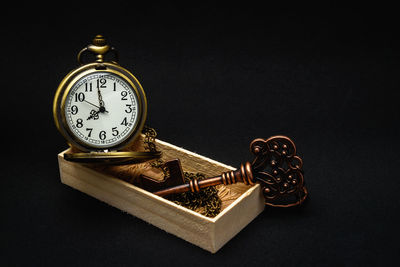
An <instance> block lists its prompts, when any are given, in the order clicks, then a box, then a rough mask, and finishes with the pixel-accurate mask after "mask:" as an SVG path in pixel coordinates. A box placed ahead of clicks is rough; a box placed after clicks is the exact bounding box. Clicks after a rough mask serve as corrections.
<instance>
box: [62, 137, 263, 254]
mask: <svg viewBox="0 0 400 267" xmlns="http://www.w3.org/2000/svg"><path fill="white" fill-rule="evenodd" d="M156 145H157V148H158V149H159V150H161V151H162V153H163V157H162V159H163V160H169V159H174V158H179V159H180V161H181V164H182V168H183V170H184V171H189V172H200V173H204V174H206V176H207V177H211V176H216V175H219V174H221V173H222V172H225V171H228V170H234V168H233V167H231V166H228V165H225V164H223V163H220V162H217V161H215V160H212V159H209V158H206V157H203V156H201V155H198V154H195V153H193V152H190V151H188V150H185V149H183V148H180V147H177V146H174V145H172V144H169V143H167V142H163V141H161V140H158V139H156ZM65 152H67V150H65V151H63V152H61V153H60V154H58V163H59V168H60V176H61V182H62V183H64V184H66V185H68V186H71V187H73V188H75V189H77V190H79V191H82V192H84V193H86V194H88V195H90V196H92V197H94V198H97V199H99V200H101V201H103V202H105V203H108V204H109V205H111V206H114V207H116V208H118V209H120V210H122V211H125V212H128V213H130V214H132V215H134V216H136V217H138V218H140V219H142V220H144V221H146V222H148V223H151V224H153V225H155V226H157V227H159V228H161V229H163V230H165V231H166V232H168V233H171V234H174V235H176V236H178V237H180V238H182V239H184V240H186V241H188V242H190V243H192V244H195V245H197V246H199V247H201V248H203V249H205V250H208V251H210V252H212V253H215V252H216V251H218V250H219V249H220V248H221V247H222V246H223V245H225V244H226V243H227V242H228V241H229V240H230V239H231V238H233V237H234V236H235V235H236V234H237V233H238V232H239V231H240V230H242V229H243V228H244V227H245V226H246V225H247V224H248V223H250V222H251V221H252V220H253V219H254V218H255V217H256V216H257V215H258V214H260V213H261V212H262V211H263V210H264V207H265V206H264V199H263V197H262V195H261V192H260V186H259V185H258V184H256V185H254V186H246V185H244V184H234V185H229V186H223V185H221V186H218V187H217V188H218V190H219V193H218V194H219V196H220V198H221V200H222V209H221V212H220V213H219V214H218V215H217V216H216V217H214V218H209V217H206V216H203V215H201V214H199V213H197V212H194V211H192V210H190V209H187V208H184V207H182V206H180V205H177V204H175V203H173V202H171V201H169V200H167V199H164V198H162V197H159V196H156V195H154V194H152V193H150V192H148V191H145V190H143V189H141V188H139V187H137V186H134V185H132V184H130V183H127V182H125V181H123V180H120V179H117V178H115V177H112V176H110V175H106V174H104V173H100V172H98V171H95V170H93V169H91V168H89V167H87V166H85V165H84V164H79V163H73V162H69V161H66V160H64V157H63V154H64V153H65Z"/></svg>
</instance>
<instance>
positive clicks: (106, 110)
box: [83, 100, 108, 113]
mask: <svg viewBox="0 0 400 267" xmlns="http://www.w3.org/2000/svg"><path fill="white" fill-rule="evenodd" d="M83 101H85V102H86V103H88V104H90V105H92V106H94V107H96V108H98V109H99V110H100V107H99V106H97V105H95V104H93V103H90V102H89V101H87V100H83ZM104 111H105V112H107V113H108V111H107V110H105V109H104Z"/></svg>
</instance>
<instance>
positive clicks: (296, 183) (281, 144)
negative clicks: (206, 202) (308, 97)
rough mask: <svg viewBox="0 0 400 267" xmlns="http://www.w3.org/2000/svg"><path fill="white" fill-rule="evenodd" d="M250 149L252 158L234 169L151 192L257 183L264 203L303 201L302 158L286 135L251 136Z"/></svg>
mask: <svg viewBox="0 0 400 267" xmlns="http://www.w3.org/2000/svg"><path fill="white" fill-rule="evenodd" d="M250 151H251V152H252V153H253V154H254V155H255V159H254V160H253V162H252V163H250V162H246V163H244V164H241V165H240V168H239V169H237V170H236V171H228V172H224V173H222V174H221V175H219V176H216V177H212V178H207V179H204V180H197V179H193V180H191V181H190V183H186V184H182V185H178V186H174V187H170V188H167V189H163V190H159V191H157V192H154V194H156V195H159V196H167V195H170V194H176V193H182V192H187V191H191V192H199V191H200V190H201V189H202V188H205V187H208V186H215V185H219V184H224V185H229V184H234V183H237V182H242V183H245V184H247V185H254V184H255V183H259V184H260V185H261V187H262V193H263V196H264V198H265V204H266V205H269V206H274V207H292V206H297V205H300V204H301V203H303V201H304V200H305V199H306V198H307V195H308V191H307V189H306V187H305V185H304V176H303V170H302V166H303V161H302V159H301V158H300V157H299V156H297V151H296V146H295V144H294V142H293V141H292V140H291V139H290V138H288V137H286V136H281V135H279V136H272V137H270V138H268V139H255V140H253V141H252V142H251V143H250ZM180 179H181V178H180ZM182 179H183V177H182Z"/></svg>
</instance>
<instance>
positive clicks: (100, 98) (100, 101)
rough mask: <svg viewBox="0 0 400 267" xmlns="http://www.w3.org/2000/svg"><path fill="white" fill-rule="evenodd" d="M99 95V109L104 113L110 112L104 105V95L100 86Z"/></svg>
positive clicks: (98, 88)
mask: <svg viewBox="0 0 400 267" xmlns="http://www.w3.org/2000/svg"><path fill="white" fill-rule="evenodd" d="M97 96H98V98H99V105H100V107H99V111H100V112H101V113H104V112H107V113H108V111H107V110H106V108H105V107H104V101H103V98H102V96H101V92H100V87H97Z"/></svg>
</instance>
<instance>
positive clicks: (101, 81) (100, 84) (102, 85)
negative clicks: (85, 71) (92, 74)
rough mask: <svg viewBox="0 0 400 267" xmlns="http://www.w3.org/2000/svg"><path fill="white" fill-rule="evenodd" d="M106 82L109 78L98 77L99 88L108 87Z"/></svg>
mask: <svg viewBox="0 0 400 267" xmlns="http://www.w3.org/2000/svg"><path fill="white" fill-rule="evenodd" d="M106 82H107V80H106V79H104V78H101V79H97V89H99V88H107V86H106Z"/></svg>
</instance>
